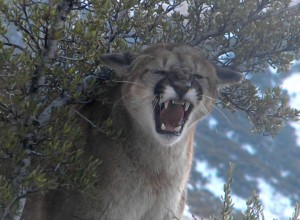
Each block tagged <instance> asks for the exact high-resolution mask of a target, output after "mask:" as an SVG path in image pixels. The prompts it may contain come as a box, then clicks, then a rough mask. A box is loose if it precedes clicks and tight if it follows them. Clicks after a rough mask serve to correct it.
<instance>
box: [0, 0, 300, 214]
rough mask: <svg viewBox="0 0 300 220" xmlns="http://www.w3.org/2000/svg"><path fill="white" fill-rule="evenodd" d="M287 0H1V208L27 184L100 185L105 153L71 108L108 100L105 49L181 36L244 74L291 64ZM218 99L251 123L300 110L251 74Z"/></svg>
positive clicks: (274, 122)
mask: <svg viewBox="0 0 300 220" xmlns="http://www.w3.org/2000/svg"><path fill="white" fill-rule="evenodd" d="M289 2H290V1H288V0H268V1H250V0H247V1H238V0H228V1H227V0H226V1H225V0H222V1H217V0H210V1H203V0H200V1H198V0H189V1H183V0H175V1H168V0H164V1H161V0H143V1H139V0H121V1H119V0H113V1H107V0H100V1H98V0H91V1H62V0H54V1H49V2H48V1H34V0H25V1H24V0H22V1H21V0H12V1H5V0H0V13H1V16H0V66H1V69H0V216H1V215H2V217H3V216H4V215H10V212H12V213H13V212H14V211H15V210H17V207H18V203H19V199H20V198H22V197H26V195H27V194H28V193H33V192H44V191H47V190H49V189H56V188H66V189H74V188H76V189H79V190H83V191H84V190H93V185H94V181H95V180H96V179H97V175H96V172H95V170H96V169H97V167H98V166H99V165H101V164H100V163H101V161H98V160H97V159H96V158H85V157H84V154H83V149H82V146H83V141H84V140H83V139H82V134H81V131H80V129H79V126H78V121H77V120H75V119H74V118H76V117H73V116H74V115H77V116H79V117H80V115H78V114H76V113H77V112H76V105H81V104H85V103H88V102H90V101H91V100H93V99H95V98H97V99H99V100H101V101H103V102H104V103H105V102H107V97H108V96H109V91H111V90H112V89H114V88H115V86H116V84H118V83H114V81H113V80H112V82H111V84H107V86H104V85H103V84H101V82H103V81H104V80H105V79H108V78H109V76H110V75H111V73H110V72H109V73H108V72H107V70H105V69H104V68H102V67H101V65H100V60H99V57H100V55H101V54H103V53H107V52H117V51H125V50H132V51H138V50H140V49H141V48H143V47H144V46H145V45H148V44H151V43H156V42H181V43H188V44H190V45H193V46H195V47H198V48H199V49H200V50H201V51H202V52H203V54H204V55H206V56H207V57H208V58H209V59H210V60H211V61H212V62H214V63H216V64H218V65H223V66H229V67H232V68H239V69H240V70H242V71H244V72H247V73H248V72H258V71H261V70H263V69H264V68H265V67H266V66H267V65H271V66H273V67H276V68H278V70H279V71H282V70H287V69H288V67H289V65H290V63H291V61H293V60H294V59H295V58H296V57H298V55H299V48H300V44H299V33H300V31H299V28H300V27H299V22H300V21H299V20H300V17H299V16H294V15H296V14H297V13H298V14H299V10H300V7H299V5H297V6H294V7H292V8H288V7H287V6H288V4H289ZM182 7H185V8H186V11H183V8H182ZM232 54H234V55H232ZM106 74H108V75H109V76H108V77H107V76H105V75H106ZM88 77H92V80H91V81H88V83H86V82H85V80H86V79H87V78H88ZM220 104H221V105H222V106H223V107H225V108H229V109H231V110H233V111H235V110H237V109H238V110H241V111H243V112H245V114H246V115H247V117H248V118H249V119H250V120H251V122H252V123H253V125H254V128H253V130H254V131H256V132H259V133H264V134H274V133H276V132H278V131H279V129H280V127H282V126H283V125H284V123H285V122H286V120H288V119H295V120H296V119H297V118H298V117H299V113H300V112H299V110H295V109H291V108H289V107H288V98H287V97H284V95H283V93H282V91H281V89H280V88H277V87H276V88H271V89H269V90H266V91H264V92H262V93H261V94H260V93H259V90H258V89H257V88H256V86H255V85H253V84H252V83H251V82H250V81H247V80H245V81H244V82H243V84H242V85H240V86H237V87H231V88H226V89H224V90H223V93H222V96H221V99H220ZM62 106H65V107H64V108H61V107H62ZM101 129H102V130H103V133H105V134H106V135H107V136H109V137H110V138H121V136H122V131H113V130H112V129H111V124H110V119H109V118H108V119H107V120H106V121H104V122H103V124H102V126H101ZM229 185H230V183H228V186H229ZM228 186H227V188H226V190H227V191H226V192H227V193H229V191H228V190H229V188H228ZM224 201H226V204H225V203H224V207H223V211H224V213H223V214H224V216H226V215H227V216H229V217H226V218H225V217H224V219H230V208H231V204H230V197H226V195H225V198H224ZM253 201H254V200H253ZM251 204H255V203H253V202H252V203H251ZM251 204H250V203H249V205H251ZM297 210H298V211H297ZM297 210H296V211H295V213H297V212H299V209H297ZM295 215H296V214H295Z"/></svg>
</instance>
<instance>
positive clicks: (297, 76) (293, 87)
mask: <svg viewBox="0 0 300 220" xmlns="http://www.w3.org/2000/svg"><path fill="white" fill-rule="evenodd" d="M299 85H300V72H297V73H294V74H293V75H291V76H290V77H288V78H287V79H285V80H284V82H283V83H282V88H283V89H286V90H287V92H288V94H289V95H290V106H291V107H292V108H296V109H300V86H299ZM290 124H291V126H293V127H294V128H295V129H296V135H297V137H298V138H297V145H298V146H300V123H299V122H291V123H290Z"/></svg>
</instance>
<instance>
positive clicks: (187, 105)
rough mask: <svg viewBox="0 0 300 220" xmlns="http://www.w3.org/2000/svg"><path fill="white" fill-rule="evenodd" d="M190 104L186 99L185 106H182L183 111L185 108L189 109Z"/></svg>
mask: <svg viewBox="0 0 300 220" xmlns="http://www.w3.org/2000/svg"><path fill="white" fill-rule="evenodd" d="M190 104H191V103H190V102H188V101H187V102H186V103H185V106H184V111H187V110H188V109H189V107H190Z"/></svg>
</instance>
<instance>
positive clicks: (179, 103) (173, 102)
mask: <svg viewBox="0 0 300 220" xmlns="http://www.w3.org/2000/svg"><path fill="white" fill-rule="evenodd" d="M184 103H185V101H182V100H174V99H173V100H172V104H175V105H184Z"/></svg>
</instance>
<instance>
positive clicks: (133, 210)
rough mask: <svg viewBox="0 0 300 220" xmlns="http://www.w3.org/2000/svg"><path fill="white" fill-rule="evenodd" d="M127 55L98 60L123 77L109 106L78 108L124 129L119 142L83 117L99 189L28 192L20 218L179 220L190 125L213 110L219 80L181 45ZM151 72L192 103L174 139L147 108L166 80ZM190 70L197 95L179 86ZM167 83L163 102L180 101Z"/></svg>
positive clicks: (87, 150) (195, 53)
mask: <svg viewBox="0 0 300 220" xmlns="http://www.w3.org/2000/svg"><path fill="white" fill-rule="evenodd" d="M112 56H113V55H112ZM120 56H121V55H120ZM132 57H133V58H132V60H130V62H129V63H128V62H127V60H124V63H123V64H122V62H119V63H118V62H116V59H112V58H111V57H110V55H107V57H105V56H104V57H103V62H104V63H106V64H107V65H109V66H110V67H111V68H113V69H115V70H116V71H117V73H118V74H119V76H122V77H123V80H124V82H123V83H121V84H120V87H119V88H118V89H116V90H114V91H113V92H112V93H111V94H110V98H111V100H110V104H104V105H103V104H102V103H100V102H96V101H95V102H94V103H92V104H89V105H88V106H86V107H85V108H84V109H83V110H82V111H81V112H82V114H84V115H85V117H86V118H88V119H89V120H90V121H92V122H93V123H94V124H98V125H101V123H102V122H103V120H104V119H105V118H107V117H108V116H109V117H111V118H112V120H113V126H114V129H115V130H118V129H121V128H122V129H123V130H124V138H125V139H124V140H123V141H120V140H114V139H111V138H109V137H107V136H105V135H103V134H101V132H99V131H98V130H97V129H95V128H93V127H92V126H90V124H89V123H87V122H84V124H83V125H82V128H83V129H84V130H85V132H86V146H85V154H86V156H87V157H89V156H90V155H93V156H97V157H98V158H99V159H100V160H101V161H102V165H101V167H100V170H99V175H100V178H99V181H98V191H97V192H96V193H95V194H92V195H90V194H81V193H79V192H66V191H64V192H62V191H52V192H49V193H48V194H47V195H45V196H42V195H36V196H32V197H30V198H28V200H27V203H26V207H25V210H24V214H23V217H22V219H23V220H25V219H26V220H32V219H41V220H42V219H43V220H44V219H45V220H46V219H47V220H69V219H70V220H71V219H84V220H88V219H89V220H92V219H93V220H171V219H181V218H182V214H183V210H184V206H185V202H186V191H187V189H186V188H187V182H188V179H189V173H190V169H191V164H192V158H193V137H194V131H195V125H196V122H197V121H198V120H200V119H201V118H203V117H204V116H205V115H207V114H208V113H209V112H210V111H211V109H212V107H213V104H214V102H215V98H216V96H217V88H218V86H219V85H220V84H222V79H220V77H218V75H217V72H216V69H215V67H214V66H213V65H211V64H210V63H209V62H208V61H206V59H205V58H203V57H202V56H201V55H200V54H199V53H198V51H197V50H196V49H194V48H192V47H189V46H185V45H177V44H159V45H154V46H152V47H149V48H148V49H146V50H144V51H143V52H142V53H140V54H139V55H137V56H133V55H132ZM125 58H126V57H125ZM127 58H128V57H127ZM130 58H131V57H130ZM125 61H126V62H125ZM156 71H165V72H167V73H168V74H169V77H170V80H169V81H170V82H171V81H172V83H173V84H174V85H178V86H179V87H180V88H182V89H183V90H182V91H185V92H186V93H185V94H184V96H183V97H184V98H182V99H184V100H188V101H190V102H191V103H192V104H193V106H194V108H193V109H192V112H191V114H190V115H189V117H188V120H187V121H186V122H185V125H184V127H183V130H182V132H181V134H180V135H178V136H176V135H172V134H161V133H158V132H157V131H156V130H155V122H154V116H153V114H154V109H153V108H154V106H155V101H157V100H158V98H157V96H156V95H155V94H154V88H155V86H156V85H157V83H158V82H159V81H161V80H162V79H163V78H164V76H163V75H160V74H157V73H155V72H156ZM172 74H173V75H172ZM192 74H194V75H197V74H199V75H201V76H202V77H203V79H200V80H198V81H197V85H196V87H195V88H198V89H200V88H201V91H202V93H203V94H202V95H201V98H199V97H200V96H199V97H198V98H199V99H198V98H197V96H196V92H197V91H195V90H196V89H195V88H191V89H187V91H186V90H185V89H186V88H185V87H184V85H185V83H186V82H187V81H188V80H187V79H185V77H186V76H190V75H192ZM174 77H178V81H176V80H174ZM169 81H168V80H165V81H164V82H163V88H165V90H164V91H163V92H162V94H161V95H162V96H161V97H162V101H167V100H169V99H179V98H178V97H176V96H177V94H176V92H174V91H173V90H174V88H173V87H172V86H171V85H169ZM235 81H239V80H235ZM226 83H228V79H226ZM167 90H168V91H167ZM192 90H193V91H192ZM199 91H200V90H199ZM169 96H172V97H169ZM83 121H84V120H83Z"/></svg>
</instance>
